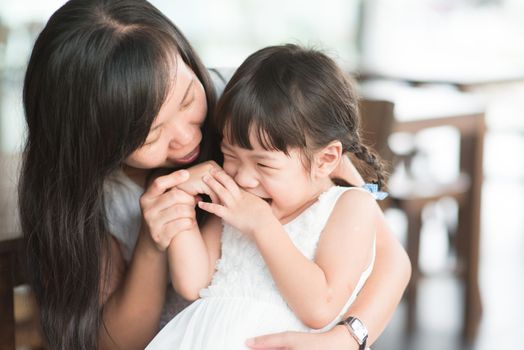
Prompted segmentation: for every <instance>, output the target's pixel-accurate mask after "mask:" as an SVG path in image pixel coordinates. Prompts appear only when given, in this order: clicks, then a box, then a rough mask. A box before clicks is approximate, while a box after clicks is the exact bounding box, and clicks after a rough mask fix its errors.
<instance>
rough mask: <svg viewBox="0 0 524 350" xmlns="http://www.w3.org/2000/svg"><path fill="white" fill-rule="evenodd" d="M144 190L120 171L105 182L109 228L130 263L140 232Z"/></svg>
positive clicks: (105, 202)
mask: <svg viewBox="0 0 524 350" xmlns="http://www.w3.org/2000/svg"><path fill="white" fill-rule="evenodd" d="M142 192H143V189H142V188H141V187H140V186H138V185H137V184H136V183H134V182H133V181H132V180H131V179H130V178H129V177H127V175H125V173H124V172H123V171H121V170H118V171H116V172H114V173H112V174H111V175H109V176H108V177H107V178H106V180H105V181H104V205H105V214H106V222H107V226H108V227H107V228H108V230H109V232H110V233H111V235H113V236H114V237H115V238H116V239H117V241H118V242H119V244H120V246H121V248H122V253H123V255H124V259H125V260H126V261H129V260H130V258H131V256H132V253H133V250H134V247H135V244H136V240H137V239H138V233H139V231H140V223H141V211H140V203H139V199H140V196H141V195H142Z"/></svg>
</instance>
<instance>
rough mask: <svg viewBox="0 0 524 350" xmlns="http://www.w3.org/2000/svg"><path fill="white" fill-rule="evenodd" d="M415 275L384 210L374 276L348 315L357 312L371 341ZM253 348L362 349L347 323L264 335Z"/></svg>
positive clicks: (381, 218)
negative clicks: (319, 329)
mask: <svg viewBox="0 0 524 350" xmlns="http://www.w3.org/2000/svg"><path fill="white" fill-rule="evenodd" d="M410 275H411V265H410V262H409V258H408V256H407V254H406V252H405V250H404V249H403V248H402V246H401V245H400V243H399V242H398V241H397V239H396V238H395V237H394V236H393V234H392V232H391V230H390V228H389V227H388V225H387V222H386V220H385V218H384V215H383V214H380V215H379V217H378V230H377V240H376V258H375V265H374V267H373V271H372V273H371V276H369V278H368V280H367V281H366V284H365V285H364V288H362V290H361V291H360V293H359V295H358V297H357V299H356V300H355V302H354V303H353V304H352V305H351V307H350V308H349V310H348V312H347V313H346V315H345V317H348V316H355V317H357V318H359V319H360V320H362V322H364V324H365V325H366V328H367V329H368V341H367V345H368V346H370V345H372V344H373V343H374V342H375V341H376V339H377V338H378V337H379V336H380V334H381V333H382V331H383V330H384V328H385V327H386V325H387V323H388V322H389V320H390V319H391V317H392V316H393V312H394V311H395V309H396V307H397V305H398V303H399V302H400V299H401V297H402V294H403V292H404V289H405V288H406V286H407V284H408V282H409V278H410ZM247 344H248V346H249V347H250V348H251V349H258V350H269V349H275V348H284V349H288V350H324V349H331V350H358V347H359V346H358V344H357V342H356V341H355V340H354V339H353V337H352V336H351V335H350V334H349V332H348V330H347V329H346V328H345V326H335V327H334V328H333V329H332V330H330V331H328V332H325V333H300V332H282V333H276V334H268V335H261V336H258V337H255V338H252V339H249V340H248V341H247Z"/></svg>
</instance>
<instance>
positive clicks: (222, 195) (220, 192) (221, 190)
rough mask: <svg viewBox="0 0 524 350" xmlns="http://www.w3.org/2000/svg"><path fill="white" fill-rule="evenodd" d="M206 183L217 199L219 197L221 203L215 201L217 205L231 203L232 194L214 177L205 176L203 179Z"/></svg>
mask: <svg viewBox="0 0 524 350" xmlns="http://www.w3.org/2000/svg"><path fill="white" fill-rule="evenodd" d="M202 179H203V180H204V182H205V183H206V184H207V185H208V186H209V188H210V189H211V192H214V194H215V195H216V197H218V199H219V201H214V202H215V203H218V202H221V203H224V204H226V205H227V204H228V203H231V199H232V196H231V193H230V192H229V191H228V190H227V189H226V188H225V187H224V186H223V185H222V184H221V183H220V182H218V181H217V180H216V179H215V178H214V177H213V176H211V175H205V176H204V177H203V178H202Z"/></svg>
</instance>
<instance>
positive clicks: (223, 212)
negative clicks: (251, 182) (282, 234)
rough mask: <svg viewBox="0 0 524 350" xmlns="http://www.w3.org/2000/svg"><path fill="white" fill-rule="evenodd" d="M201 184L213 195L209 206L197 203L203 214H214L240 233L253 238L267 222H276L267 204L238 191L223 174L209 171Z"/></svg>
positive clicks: (222, 172)
mask: <svg viewBox="0 0 524 350" xmlns="http://www.w3.org/2000/svg"><path fill="white" fill-rule="evenodd" d="M203 180H204V182H205V183H206V184H207V186H208V187H209V188H210V189H211V191H212V193H214V197H216V200H215V199H213V197H212V199H213V203H205V202H199V203H198V206H199V207H200V208H202V209H203V210H205V211H207V212H210V213H212V214H215V215H216V216H218V217H220V218H222V219H223V220H224V221H225V222H227V223H228V224H230V225H232V226H234V227H235V228H237V229H238V230H239V231H240V232H242V233H244V234H247V235H253V234H254V231H255V230H256V228H258V227H261V226H264V225H265V224H264V223H262V221H263V220H264V219H265V218H267V219H269V220H272V219H274V220H276V218H275V216H274V215H273V212H272V211H271V207H270V206H269V204H268V203H267V202H266V201H264V200H263V199H261V198H260V197H257V196H255V195H254V194H251V193H249V192H246V191H244V190H242V189H241V188H240V187H238V185H237V184H236V182H235V180H233V179H232V178H231V177H230V176H229V175H228V174H226V172H225V171H223V170H220V171H219V170H216V169H214V170H212V171H211V173H210V174H209V175H205V176H204V178H203Z"/></svg>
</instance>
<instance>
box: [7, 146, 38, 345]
mask: <svg viewBox="0 0 524 350" xmlns="http://www.w3.org/2000/svg"><path fill="white" fill-rule="evenodd" d="M19 160H20V159H19V155H7V154H0V168H1V169H2V177H0V350H14V349H16V346H21V347H23V348H25V349H27V348H32V349H39V348H42V345H41V339H40V335H39V333H38V332H39V328H38V325H37V324H35V322H34V321H35V319H34V315H33V313H34V312H35V310H34V305H33V304H32V300H31V299H30V298H29V299H28V297H30V293H18V294H16V295H15V291H14V288H15V287H17V286H20V285H23V284H25V282H26V276H25V273H24V269H23V259H24V249H23V241H22V237H21V233H20V225H19V222H18V214H17V200H16V182H17V177H18V168H19ZM15 300H17V306H18V310H16V311H17V314H18V315H19V316H20V315H22V318H23V319H19V318H17V317H15ZM20 309H25V310H20ZM20 311H22V312H20Z"/></svg>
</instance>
